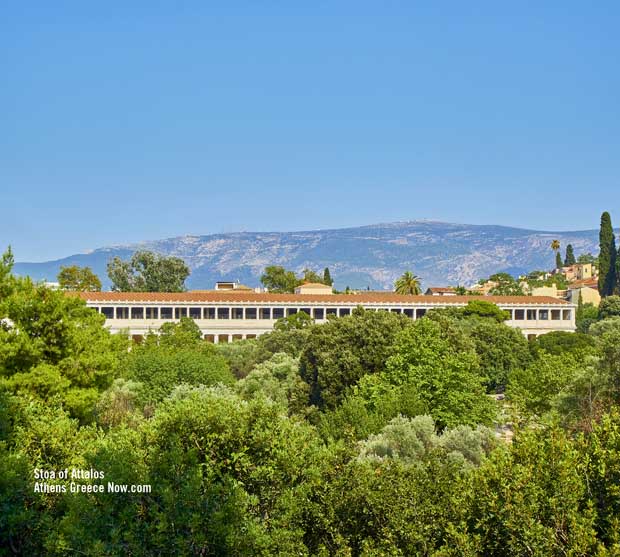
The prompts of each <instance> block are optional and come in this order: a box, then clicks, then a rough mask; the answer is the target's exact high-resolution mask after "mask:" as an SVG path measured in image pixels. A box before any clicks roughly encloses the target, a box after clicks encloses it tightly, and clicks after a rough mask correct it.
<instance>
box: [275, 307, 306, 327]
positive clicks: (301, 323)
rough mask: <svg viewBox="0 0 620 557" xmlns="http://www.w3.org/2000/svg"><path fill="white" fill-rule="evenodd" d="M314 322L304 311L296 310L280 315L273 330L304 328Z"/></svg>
mask: <svg viewBox="0 0 620 557" xmlns="http://www.w3.org/2000/svg"><path fill="white" fill-rule="evenodd" d="M313 323H314V319H312V317H310V316H309V315H308V314H307V313H306V312H305V311H298V312H297V313H294V314H293V315H288V316H286V317H282V318H281V319H278V320H277V321H276V324H275V325H274V330H276V331H290V330H291V329H305V328H306V327H309V326H310V325H312V324H313Z"/></svg>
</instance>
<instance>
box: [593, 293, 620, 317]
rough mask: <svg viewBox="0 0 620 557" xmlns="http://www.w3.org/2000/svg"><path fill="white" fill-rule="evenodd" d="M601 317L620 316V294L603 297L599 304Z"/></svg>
mask: <svg viewBox="0 0 620 557" xmlns="http://www.w3.org/2000/svg"><path fill="white" fill-rule="evenodd" d="M598 314H599V319H607V318H608V317H618V316H620V296H608V297H607V298H603V299H602V300H601V303H600V304H599V306H598Z"/></svg>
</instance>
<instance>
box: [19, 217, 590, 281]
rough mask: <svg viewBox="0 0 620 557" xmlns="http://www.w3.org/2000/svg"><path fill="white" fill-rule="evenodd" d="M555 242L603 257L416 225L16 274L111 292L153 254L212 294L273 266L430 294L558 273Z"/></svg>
mask: <svg viewBox="0 0 620 557" xmlns="http://www.w3.org/2000/svg"><path fill="white" fill-rule="evenodd" d="M553 239H558V240H560V242H561V244H562V253H564V248H565V247H566V245H567V244H569V243H570V244H572V245H573V247H574V249H575V254H576V255H580V254H582V253H587V252H591V253H593V254H596V253H597V252H598V231H597V230H584V231H575V232H546V231H535V230H525V229H520V228H511V227H506V226H495V225H469V224H451V223H444V222H434V221H411V222H396V223H388V224H376V225H370V226H361V227H356V228H342V229H335V230H311V231H302V232H238V233H227V234H209V235H205V236H179V237H176V238H168V239H164V240H154V241H148V242H142V243H139V244H130V245H121V246H112V247H102V248H99V249H96V250H94V251H91V252H89V253H83V254H76V255H72V256H69V257H66V258H63V259H57V260H54V261H47V262H42V263H25V262H21V263H16V265H15V269H14V270H15V272H16V273H17V274H21V275H29V276H31V277H32V278H33V279H35V280H49V281H53V280H55V278H56V275H57V274H58V271H59V269H60V267H61V265H81V266H89V267H91V268H92V269H93V270H94V271H95V272H96V273H97V274H98V275H99V277H100V278H101V280H102V282H103V284H104V288H109V286H110V283H109V280H108V277H107V274H106V264H107V262H108V260H109V259H111V258H112V257H114V256H119V257H121V258H129V257H130V256H131V254H132V253H133V252H134V251H135V250H137V249H148V250H152V251H155V252H158V253H161V254H165V255H174V256H177V257H181V258H182V259H184V260H185V261H186V262H187V264H188V265H189V266H190V268H191V270H192V274H191V275H190V277H189V279H188V281H187V286H188V288H190V289H205V288H212V287H213V285H214V283H215V281H217V280H239V281H241V282H242V283H244V284H247V285H249V286H257V285H258V284H259V277H260V275H261V273H262V271H263V269H264V268H265V267H266V266H267V265H283V266H284V267H286V268H290V269H294V270H296V271H301V270H302V269H304V268H306V267H308V268H311V269H314V270H317V271H322V270H323V268H324V267H329V269H330V271H331V275H332V277H334V279H335V286H336V287H337V288H344V287H345V286H350V287H352V288H366V287H370V288H371V289H382V288H386V289H389V288H392V285H393V283H394V280H395V279H396V278H397V277H398V276H399V275H401V274H402V273H403V272H404V271H406V270H412V271H413V272H415V273H416V274H417V275H418V276H420V277H421V279H422V283H423V285H424V286H425V287H427V286H434V285H439V286H441V285H446V284H453V285H454V284H463V285H470V284H473V283H474V282H476V281H477V280H478V279H480V278H484V277H487V276H489V275H490V274H492V273H495V272H499V271H505V272H509V273H511V274H514V275H517V274H520V273H524V272H527V271H530V270H533V269H550V268H552V267H553V262H554V260H555V258H554V254H553V252H552V250H551V248H550V243H551V241H552V240H553Z"/></svg>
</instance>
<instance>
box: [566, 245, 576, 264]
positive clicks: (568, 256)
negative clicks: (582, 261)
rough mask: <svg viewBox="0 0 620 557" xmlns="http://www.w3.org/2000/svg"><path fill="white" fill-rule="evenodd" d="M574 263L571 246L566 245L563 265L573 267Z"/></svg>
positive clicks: (573, 253)
mask: <svg viewBox="0 0 620 557" xmlns="http://www.w3.org/2000/svg"><path fill="white" fill-rule="evenodd" d="M575 263H577V260H576V259H575V252H574V250H573V245H572V244H568V245H567V246H566V257H565V258H564V265H574V264H575Z"/></svg>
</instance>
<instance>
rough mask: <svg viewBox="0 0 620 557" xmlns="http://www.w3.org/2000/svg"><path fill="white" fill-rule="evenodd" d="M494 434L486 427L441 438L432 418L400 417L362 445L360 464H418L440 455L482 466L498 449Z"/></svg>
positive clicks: (462, 429) (452, 431)
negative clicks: (486, 458)
mask: <svg viewBox="0 0 620 557" xmlns="http://www.w3.org/2000/svg"><path fill="white" fill-rule="evenodd" d="M494 437H495V435H494V432H493V431H492V430H491V429H489V428H488V427H485V426H478V427H477V428H475V429H474V428H472V427H470V426H457V427H455V428H454V429H446V430H444V431H443V433H442V435H437V433H436V431H435V422H434V421H433V418H431V417H430V416H416V417H414V418H407V417H404V416H397V417H395V418H393V419H392V420H390V422H389V423H388V424H387V425H386V426H385V427H384V428H383V429H382V430H381V432H380V433H378V434H374V435H370V436H369V437H368V439H366V440H365V441H363V442H361V443H360V454H359V456H358V460H361V461H369V462H382V461H385V460H386V459H394V460H400V461H402V462H405V463H408V464H418V463H421V462H423V461H424V460H428V459H429V457H431V454H430V453H432V451H439V452H441V453H444V454H445V456H447V457H448V458H450V459H451V460H453V461H457V462H459V463H462V465H463V466H464V467H467V468H469V467H473V466H479V465H480V463H481V462H482V460H483V459H484V458H485V457H486V456H487V455H488V453H489V452H490V451H491V449H493V448H494V447H495V444H496V442H495V439H494Z"/></svg>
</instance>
